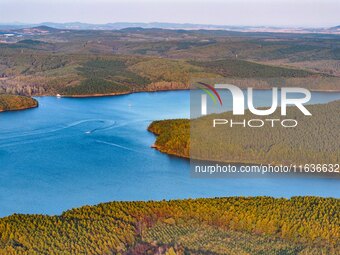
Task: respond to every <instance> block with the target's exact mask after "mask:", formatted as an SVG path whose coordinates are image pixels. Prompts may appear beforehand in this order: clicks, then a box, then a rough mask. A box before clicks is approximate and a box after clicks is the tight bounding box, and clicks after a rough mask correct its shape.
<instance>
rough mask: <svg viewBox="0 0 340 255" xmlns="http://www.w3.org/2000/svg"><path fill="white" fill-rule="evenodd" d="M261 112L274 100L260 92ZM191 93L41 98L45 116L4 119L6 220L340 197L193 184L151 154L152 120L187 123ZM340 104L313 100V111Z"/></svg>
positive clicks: (286, 188) (179, 166)
mask: <svg viewBox="0 0 340 255" xmlns="http://www.w3.org/2000/svg"><path fill="white" fill-rule="evenodd" d="M255 93H256V94H257V95H256V98H258V99H259V100H257V101H258V103H259V104H260V105H269V102H270V99H271V97H270V92H269V91H256V92H255ZM189 98H190V96H189V92H188V91H176V92H155V93H137V94H130V95H124V96H116V97H102V98H79V99H75V98H60V99H57V98H55V97H39V98H37V99H38V101H39V104H40V106H39V108H37V109H31V110H26V111H20V112H6V113H1V114H0V216H5V215H9V214H12V213H44V214H59V213H61V212H62V211H64V210H67V209H70V208H73V207H79V206H82V205H85V204H97V203H100V202H107V201H112V200H160V199H173V198H195V197H215V196H256V195H266V196H274V197H290V196H296V195H316V196H332V197H340V188H339V180H335V179H326V178H289V179H288V178H287V179H285V178H275V179H273V178H270V179H269V178H251V179H245V178H242V179H235V178H232V179H194V178H191V177H190V171H189V161H188V160H185V159H180V158H176V157H171V156H168V155H165V154H162V153H160V152H158V151H156V150H154V149H151V148H150V145H152V144H153V143H154V141H155V136H154V135H153V134H151V133H149V132H148V131H147V130H146V129H147V126H148V125H149V124H150V122H151V121H152V120H158V119H169V118H184V117H186V118H187V117H189V105H190V102H189ZM336 99H340V93H319V92H313V93H312V100H311V103H326V102H329V101H333V100H336Z"/></svg>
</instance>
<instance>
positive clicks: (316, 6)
mask: <svg viewBox="0 0 340 255" xmlns="http://www.w3.org/2000/svg"><path fill="white" fill-rule="evenodd" d="M0 4H1V6H2V9H3V10H6V11H4V12H2V14H1V16H0V23H2V24H15V23H24V24H39V23H45V22H53V23H70V22H81V23H89V24H106V23H116V22H123V23H125V22H128V23H152V22H159V23H181V24H183V23H190V24H202V25H223V26H273V27H333V26H338V25H340V19H339V15H338V14H339V13H340V2H339V1H334V0H326V1H322V0H316V1H307V0H301V1H298V2H296V1H292V0H285V1H283V0H272V1H268V0H239V1H235V0H227V1H221V0H217V1H216V0H213V1H211V2H207V1H202V0H198V1H193V0H184V1H179V0H174V1H169V0H162V1H150V0H128V1H124V2H123V1H121V0H97V1H91V0H82V1H81V0H74V1H68V0H59V1H57V0H51V1H49V2H48V3H47V2H44V1H42V0H21V1H20V0H0Z"/></svg>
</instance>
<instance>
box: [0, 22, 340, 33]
mask: <svg viewBox="0 0 340 255" xmlns="http://www.w3.org/2000/svg"><path fill="white" fill-rule="evenodd" d="M136 27H140V28H162V29H185V30H198V29H206V30H228V31H241V32H280V33H323V34H327V33H331V34H332V33H336V34H337V33H339V26H336V27H330V28H327V27H325V28H301V27H299V28H287V27H272V26H233V25H213V24H192V23H164V22H150V23H145V22H114V23H106V24H90V23H82V22H66V23H55V22H43V23H39V24H22V23H19V24H18V23H13V24H11V23H8V24H0V30H13V29H22V28H37V29H46V30H48V31H51V29H53V28H54V29H73V30H120V29H125V28H136Z"/></svg>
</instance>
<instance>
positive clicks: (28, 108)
mask: <svg viewBox="0 0 340 255" xmlns="http://www.w3.org/2000/svg"><path fill="white" fill-rule="evenodd" d="M38 107H39V105H38V104H37V105H35V106H29V107H21V108H17V109H11V110H0V113H1V112H19V111H24V110H30V109H34V108H38Z"/></svg>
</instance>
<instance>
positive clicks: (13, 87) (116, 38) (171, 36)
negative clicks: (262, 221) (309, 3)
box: [0, 26, 340, 96]
mask: <svg viewBox="0 0 340 255" xmlns="http://www.w3.org/2000/svg"><path fill="white" fill-rule="evenodd" d="M0 32H1V31H0ZM9 32H11V33H13V34H14V36H12V37H10V38H6V37H4V38H1V33H0V93H3V94H16V95H26V96H36V95H40V96H41V95H52V96H55V95H56V94H61V95H64V96H73V95H74V96H77V95H80V96H85V95H87V96H91V95H105V94H121V93H131V92H136V91H157V90H169V89H171V90H173V89H187V88H188V87H189V85H190V83H191V81H192V79H195V78H228V79H232V81H233V82H234V84H237V85H239V86H243V87H249V86H250V85H251V86H252V87H255V88H271V87H273V86H277V87H280V86H283V85H285V86H300V87H306V88H309V89H313V90H332V91H339V90H340V88H339V79H340V78H339V76H340V68H339V64H338V61H339V49H340V44H339V40H338V36H337V35H318V34H281V33H233V32H228V31H205V30H198V31H195V30H193V31H190V30H188V31H183V30H166V29H137V28H136V29H133V28H131V29H122V30H110V31H94V30H89V31H87V30H67V29H54V28H53V29H52V28H49V27H46V26H42V27H37V28H32V29H31V30H30V29H18V30H13V31H5V32H4V33H9ZM254 79H257V80H258V79H265V80H264V81H260V82H259V81H256V80H254Z"/></svg>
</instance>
